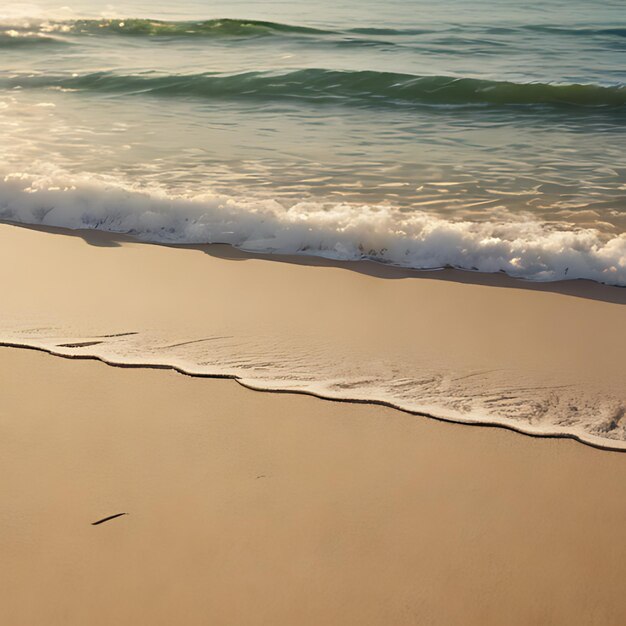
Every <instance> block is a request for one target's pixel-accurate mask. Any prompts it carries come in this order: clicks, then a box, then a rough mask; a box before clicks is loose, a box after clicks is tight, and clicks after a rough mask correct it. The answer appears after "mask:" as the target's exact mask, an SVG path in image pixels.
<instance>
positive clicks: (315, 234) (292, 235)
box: [0, 173, 626, 286]
mask: <svg viewBox="0 0 626 626" xmlns="http://www.w3.org/2000/svg"><path fill="white" fill-rule="evenodd" d="M0 219H2V220H4V221H11V222H18V223H25V224H40V225H46V226H57V227H64V228H70V229H97V230H104V231H110V232H115V233H125V234H130V235H132V236H134V237H137V238H139V239H142V240H144V241H149V242H162V243H169V244H201V243H226V244H230V245H233V246H235V247H238V248H241V249H244V250H248V251H253V252H264V253H277V254H305V255H312V256H320V257H326V258H333V259H338V260H374V261H378V262H381V263H388V264H392V265H397V266H401V267H406V268H415V269H434V268H442V267H456V268H461V269H467V270H475V271H480V272H506V273H507V274H509V275H511V276H515V277H520V278H526V279H530V280H535V281H553V280H560V279H574V278H585V279H590V280H593V281H597V282H602V283H607V284H612V285H620V286H626V233H622V234H620V235H602V234H601V233H600V232H599V231H597V230H595V229H592V228H585V229H581V228H578V229H575V228H573V227H572V228H568V225H567V224H560V225H559V227H556V226H554V225H549V224H547V223H544V222H541V221H538V220H536V219H534V218H532V217H530V216H528V215H522V216H518V217H514V216H510V218H507V219H506V220H504V219H503V220H501V221H494V220H491V221H484V222H469V221H464V220H446V219H443V218H441V217H437V216H435V215H433V214H430V213H427V212H424V211H412V212H404V211H400V210H399V209H397V208H394V207H393V206H391V205H388V204H378V205H355V204H349V203H330V202H329V203H324V202H319V201H302V202H298V203H296V204H294V205H292V206H289V207H287V206H284V205H282V204H280V203H279V202H277V201H275V200H266V199H259V198H256V199H255V198H249V199H248V198H237V197H227V196H218V195H212V194H202V195H196V196H193V197H186V196H174V195H171V194H168V193H167V192H166V191H164V190H161V189H158V188H155V189H150V190H146V189H142V188H139V187H133V186H131V185H125V184H123V183H121V182H120V181H116V180H107V179H97V178H94V177H89V176H87V175H85V176H83V177H69V176H67V175H61V174H51V175H46V176H41V175H37V176H36V175H30V174H24V173H21V174H9V175H6V176H4V177H3V178H2V179H0Z"/></svg>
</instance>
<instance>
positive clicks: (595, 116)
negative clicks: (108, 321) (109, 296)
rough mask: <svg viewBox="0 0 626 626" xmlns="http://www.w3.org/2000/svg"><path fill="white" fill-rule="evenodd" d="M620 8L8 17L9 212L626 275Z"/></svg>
mask: <svg viewBox="0 0 626 626" xmlns="http://www.w3.org/2000/svg"><path fill="white" fill-rule="evenodd" d="M625 61H626V9H625V8H624V3H623V2H622V1H621V0H619V1H609V2H602V3H595V2H580V1H568V2H562V1H557V0H548V1H547V2H541V3H539V2H531V3H527V4H525V5H523V6H522V5H520V4H519V3H517V2H516V3H514V2H508V1H506V0H500V1H497V2H496V1H481V2H471V3H469V2H460V1H453V0H444V1H443V2H437V3H427V2H424V1H422V0H411V1H408V0H393V1H391V2H386V3H379V2H371V1H369V0H360V1H358V2H357V1H349V2H342V3H336V2H329V1H327V0H322V1H320V2H316V3H305V2H299V1H296V2H263V3H261V2H199V1H183V2H178V3H168V4H165V3H163V4H160V3H158V2H155V3H148V2H140V1H136V0H135V1H131V2H126V3H124V4H123V5H122V4H120V5H117V6H115V5H111V6H108V7H107V8H106V9H103V7H102V5H101V4H100V3H96V2H85V1H83V2H77V3H74V4H72V5H71V7H69V8H68V7H62V6H61V5H60V3H53V2H44V3H39V4H37V5H26V4H23V3H20V4H10V3H9V4H8V5H3V6H2V7H1V8H0V133H1V135H0V136H2V139H3V141H2V142H1V144H2V145H1V146H0V156H1V157H2V160H1V163H2V165H1V167H0V169H1V172H0V174H1V175H2V178H1V179H0V218H2V219H5V220H11V221H22V222H28V223H45V224H50V225H59V226H67V227H72V228H102V229H107V230H114V231H122V232H129V233H132V234H134V235H136V236H138V237H141V238H143V239H146V240H150V241H168V242H172V243H185V242H214V241H221V242H227V243H231V244H233V245H236V246H239V247H242V248H245V249H249V250H258V251H261V250H262V251H270V252H272V251H276V252H292V253H304V254H317V255H322V256H329V257H333V258H340V259H343V258H346V259H354V258H357V259H358V258H373V259H376V260H379V261H382V262H388V263H394V264H397V265H403V266H409V267H421V268H424V267H427V268H434V267H442V266H446V265H452V266H456V267H463V268H466V269H477V270H481V271H506V272H508V273H509V274H512V275H515V276H521V277H526V278H530V279H534V280H554V279H559V278H577V277H584V278H590V279H593V280H597V281H602V282H608V283H611V284H621V285H626V234H625V233H626V157H625V156H624V155H625V151H624V149H623V146H624V144H625V142H624V139H625V122H626V86H625V76H626V63H625Z"/></svg>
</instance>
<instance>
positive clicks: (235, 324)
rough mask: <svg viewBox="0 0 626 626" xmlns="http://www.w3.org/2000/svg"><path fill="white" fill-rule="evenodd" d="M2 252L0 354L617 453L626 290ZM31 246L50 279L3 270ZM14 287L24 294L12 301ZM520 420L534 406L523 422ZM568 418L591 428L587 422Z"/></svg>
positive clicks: (185, 252)
mask: <svg viewBox="0 0 626 626" xmlns="http://www.w3.org/2000/svg"><path fill="white" fill-rule="evenodd" d="M0 240H1V241H2V243H3V250H4V251H5V254H7V255H8V256H7V257H6V258H5V259H4V260H3V263H2V267H3V270H2V271H0V278H2V279H3V282H4V284H5V290H6V293H7V294H8V298H7V305H6V306H5V310H4V311H3V314H2V316H0V341H1V343H2V345H13V346H20V347H26V346H27V347H33V348H36V349H40V350H44V351H46V352H48V353H50V354H55V355H58V356H64V357H67V358H95V359H98V360H101V361H103V362H105V363H108V364H110V365H118V366H128V365H129V364H132V365H133V366H136V367H152V368H158V369H167V368H169V369H173V370H176V371H178V372H180V373H183V374H186V375H189V376H198V377H203V378H231V379H234V380H236V381H237V382H239V383H240V384H241V385H243V386H245V387H247V388H249V389H253V390H256V391H265V392H274V393H276V392H284V393H300V394H306V395H310V396H315V397H318V398H322V399H326V400H331V401H343V402H350V403H370V404H376V405H380V406H386V407H390V408H393V409H396V410H399V411H403V412H405V413H408V414H411V415H422V416H427V417H431V418H433V419H437V420H442V421H448V422H454V423H459V424H469V425H480V426H486V427H488V426H494V427H501V428H506V429H509V430H512V431H515V432H518V433H523V434H528V435H530V436H534V437H564V438H571V439H574V440H576V441H578V442H581V443H584V444H587V445H590V446H593V447H596V448H600V449H606V450H612V451H624V450H626V437H622V436H621V435H620V432H621V431H619V430H615V429H620V428H622V425H621V422H622V421H623V420H621V417H623V410H624V409H623V407H624V406H625V405H626V398H622V397H621V396H620V395H619V390H620V389H623V386H624V385H626V379H624V375H625V373H624V368H623V366H622V365H621V353H622V351H621V349H620V346H621V345H622V344H625V345H624V349H626V343H625V341H624V338H623V334H621V333H620V328H621V327H622V326H623V323H624V322H625V321H626V318H625V315H624V314H625V313H626V310H625V309H623V308H622V306H621V303H622V300H624V301H626V290H622V289H614V288H613V287H608V286H603V285H599V284H596V283H591V284H590V283H588V282H586V281H575V283H576V284H573V285H571V286H570V285H564V284H556V285H555V284H551V283H540V284H537V283H527V282H521V281H519V280H516V279H511V278H509V277H505V276H502V275H497V276H493V277H489V278H490V282H491V283H492V284H489V285H485V284H476V280H475V276H474V275H471V276H467V275H466V274H467V273H463V272H458V271H456V270H449V271H446V270H443V271H441V272H414V271H411V272H408V271H405V270H398V269H397V268H390V267H385V266H381V265H380V264H377V263H373V262H365V261H364V262H354V263H335V262H332V261H324V260H320V259H311V258H303V257H297V258H294V257H287V258H285V259H283V258H282V257H280V256H278V255H254V254H249V253H245V252H241V251H238V250H236V249H235V248H232V247H230V246H224V245H210V246H200V247H197V246H196V247H190V246H185V247H178V246H166V245H154V244H148V243H142V242H136V241H134V240H132V239H131V238H128V237H120V236H112V235H110V234H107V233H102V232H93V231H89V232H85V231H79V232H75V231H70V232H65V231H59V230H58V229H52V230H42V229H39V228H31V227H26V228H22V227H15V226H12V225H11V226H8V225H0ZM85 244H87V245H85ZM29 246H32V247H38V248H40V250H41V254H42V255H43V256H44V258H46V259H47V263H46V267H45V268H44V267H40V266H38V265H32V266H29V265H28V258H24V263H23V264H17V265H15V264H14V263H12V260H13V259H15V258H20V255H22V254H23V252H22V251H23V250H24V249H27V248H28V247H29ZM11 250H13V251H14V252H13V253H12V252H11ZM285 261H287V262H285ZM355 266H356V267H355ZM346 270H347V271H346ZM437 274H440V275H441V278H443V280H442V279H440V277H439V276H437ZM3 276H4V277H3ZM389 277H393V278H392V279H391V280H388V278H389ZM409 277H411V278H412V280H407V279H408V278H409ZM400 278H403V279H404V280H398V279H400ZM468 281H472V282H468ZM483 282H484V281H483ZM23 284H29V285H30V286H31V291H32V293H30V294H21V295H20V297H19V298H17V297H16V295H17V294H18V293H19V292H20V289H21V285H23ZM496 285H497V286H496ZM546 286H547V289H548V290H546ZM520 287H521V288H520ZM537 287H539V288H537ZM565 288H567V289H568V290H569V291H570V293H563V291H564V290H565ZM37 289H38V290H39V293H40V294H41V297H37V293H36V291H37ZM33 290H34V291H33ZM586 294H589V297H584V295H586ZM581 296H582V297H581ZM381 306H382V307H384V308H383V310H384V311H385V313H384V314H382V315H381V314H380V313H379V308H380V307H381ZM459 306H461V307H462V308H463V311H462V312H461V311H459V313H458V314H457V309H458V308H459ZM387 309H389V314H390V316H388V315H387V313H386V310H387ZM388 317H389V320H390V321H391V320H393V324H390V323H389V321H388V319H387V318H388ZM46 327H50V329H52V330H47V331H46V329H45V328H46ZM129 330H132V331H133V332H127V331H129ZM120 331H124V332H120ZM407 337H411V341H410V342H408V344H407V341H406V338H407ZM206 342H208V343H206ZM204 344H206V345H204ZM487 346H488V347H489V352H487V350H486V347H487ZM309 353H310V354H311V355H312V356H311V357H310V358H309V357H306V356H305V355H307V354H309ZM333 360H336V361H337V362H338V363H339V369H337V367H335V366H334V364H333ZM378 362H380V363H379V364H378ZM588 362H593V363H594V371H593V372H589V371H588V368H587V363H588ZM370 363H372V364H373V365H369V364H370ZM268 365H269V367H268ZM333 368H334V369H333ZM570 370H571V371H570ZM422 380H423V381H425V383H422V382H421V381H422ZM431 380H432V381H435V384H436V387H433V386H432V384H431V383H430V382H429V381H431ZM361 381H364V382H361ZM369 381H372V382H369ZM396 381H398V382H399V383H401V385H403V387H399V388H398V387H397V385H396ZM457 381H458V382H457ZM407 384H410V385H412V386H413V387H414V388H415V391H413V390H412V388H407V387H406V385H407ZM424 384H425V385H426V386H425V387H424ZM385 385H386V387H385ZM420 385H421V387H420ZM581 385H582V386H581ZM396 389H398V391H396ZM405 389H408V392H409V394H412V395H408V396H407V394H406V391H405ZM422 389H423V390H422ZM611 394H613V396H615V397H614V399H612V395H611ZM616 394H617V395H616ZM483 398H484V399H483ZM481 403H482V404H481ZM494 403H495V404H494ZM500 406H501V407H502V408H499V407H500ZM578 406H581V407H582V408H583V410H584V411H585V413H582V414H580V412H579V410H578V408H577V407H578ZM494 407H495V408H494ZM518 407H519V408H518ZM570 407H574V408H573V409H572V408H570ZM524 411H526V412H527V413H528V412H529V411H531V412H532V411H534V412H537V411H539V412H538V413H537V418H535V417H533V414H532V413H528V414H529V416H530V417H529V418H528V419H526V418H524ZM558 411H561V414H558ZM563 411H566V413H563ZM596 414H597V416H596ZM581 415H582V419H586V417H585V416H586V415H588V416H589V419H595V420H596V422H597V420H598V419H602V420H603V422H602V423H601V422H597V426H596V425H593V424H592V425H591V426H586V425H585V423H584V422H582V423H579V422H580V420H581ZM592 427H593V428H599V429H600V430H598V431H597V432H594V431H593V430H590V428H592ZM612 431H615V432H612ZM603 433H606V436H605V435H604V434H603Z"/></svg>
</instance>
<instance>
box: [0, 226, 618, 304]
mask: <svg viewBox="0 0 626 626" xmlns="http://www.w3.org/2000/svg"><path fill="white" fill-rule="evenodd" d="M2 224H6V225H8V226H14V227H17V228H24V229H26V230H33V231H36V232H44V233H50V234H59V235H66V236H68V237H78V238H80V239H82V240H83V241H85V242H86V243H88V244H89V245H93V246H117V245H120V244H123V243H133V244H138V245H145V246H157V247H162V248H168V249H174V250H195V251H200V252H203V253H205V254H207V255H209V256H211V257H215V258H219V259H228V260H234V261H246V260H263V261H273V262H278V263H288V264H294V265H300V266H305V267H332V268H336V269H342V270H346V271H351V272H356V273H362V274H365V275H367V276H371V277H374V278H385V279H393V280H398V279H420V278H427V279H431V280H441V281H447V282H456V283H460V284H470V285H480V286H485V287H499V288H509V289H526V290H529V291H539V292H549V293H558V294H562V295H566V296H575V297H579V298H586V299H591V300H601V301H603V302H611V303H614V304H624V305H626V286H625V285H612V284H609V283H601V282H596V281H594V280H591V279H588V278H571V279H559V280H553V281H539V280H531V279H527V278H523V277H518V276H511V275H510V274H507V273H506V272H504V271H498V272H481V271H479V270H469V269H465V268H462V267H437V268H432V269H415V268H408V267H402V266H400V265H394V264H392V263H383V262H382V261H376V260H373V259H367V258H364V259H360V260H358V261H357V260H339V259H332V258H329V257H325V256H317V255H309V254H306V253H305V252H302V253H298V254H289V253H282V252H275V253H268V252H253V251H248V250H245V249H242V248H238V247H237V246H234V245H232V244H229V243H217V242H216V243H206V244H186V243H180V244H175V243H166V242H161V241H145V240H142V239H140V238H137V237H134V236H133V235H130V234H128V233H116V232H112V231H107V230H99V229H92V228H76V229H75V228H64V227H60V226H45V225H42V224H26V223H22V222H12V221H10V220H9V221H7V220H3V221H0V225H2Z"/></svg>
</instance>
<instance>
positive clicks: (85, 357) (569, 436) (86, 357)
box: [0, 340, 626, 453]
mask: <svg viewBox="0 0 626 626" xmlns="http://www.w3.org/2000/svg"><path fill="white" fill-rule="evenodd" d="M0 348H11V349H15V350H33V351H35V352H42V353H44V354H47V355H48V356H52V357H57V358H62V359H70V360H76V361H97V362H99V363H102V364H103V365H107V366H108V367H115V368H120V369H146V370H161V371H169V372H174V373H175V374H180V375H181V376H188V377H190V378H199V379H207V380H229V381H233V382H235V383H237V384H238V385H240V386H241V387H243V388H244V389H247V390H248V391H253V392H257V393H270V394H286V395H298V396H306V397H309V398H315V399H317V400H322V401H324V402H331V403H332V402H338V403H345V404H364V405H370V406H373V407H384V408H387V409H392V410H393V411H398V412H400V413H404V414H407V415H413V416H415V417H425V418H427V419H429V420H434V421H436V422H443V423H446V424H455V425H458V426H470V427H471V426H475V427H482V428H501V429H503V430H507V431H509V432H512V433H515V434H518V435H525V436H527V437H531V438H534V439H564V440H572V441H575V442H576V443H580V444H583V445H584V446H588V447H590V448H593V449H594V450H600V451H603V452H619V453H626V442H625V443H624V446H623V447H617V446H615V447H612V446H611V445H610V444H603V443H596V442H594V441H592V440H589V439H585V438H583V437H580V436H578V435H576V434H575V433H558V432H555V433H550V432H533V431H530V430H524V429H522V428H519V427H516V426H515V425H514V424H506V423H502V422H496V421H493V422H490V421H487V420H484V421H476V420H465V421H464V420H461V419H455V418H452V417H445V416H442V415H436V414H431V413H426V412H422V411H411V410H410V409H405V408H403V407H402V406H399V405H396V404H393V403H391V402H386V401H384V400H363V399H359V398H345V397H332V396H325V395H322V394H318V393H315V392H314V391H307V390H299V389H272V388H267V387H255V386H254V385H251V384H249V383H247V382H246V381H244V380H242V379H240V378H238V377H237V376H233V375H229V374H204V373H201V372H191V371H188V370H185V369H183V368H181V367H177V366H176V365H167V364H160V363H147V362H146V363H124V362H115V361H110V360H108V359H106V358H104V357H102V356H98V355H93V354H68V353H63V352H55V351H53V350H51V349H50V348H46V347H42V346H36V345H29V344H18V343H11V342H5V341H2V340H0Z"/></svg>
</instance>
